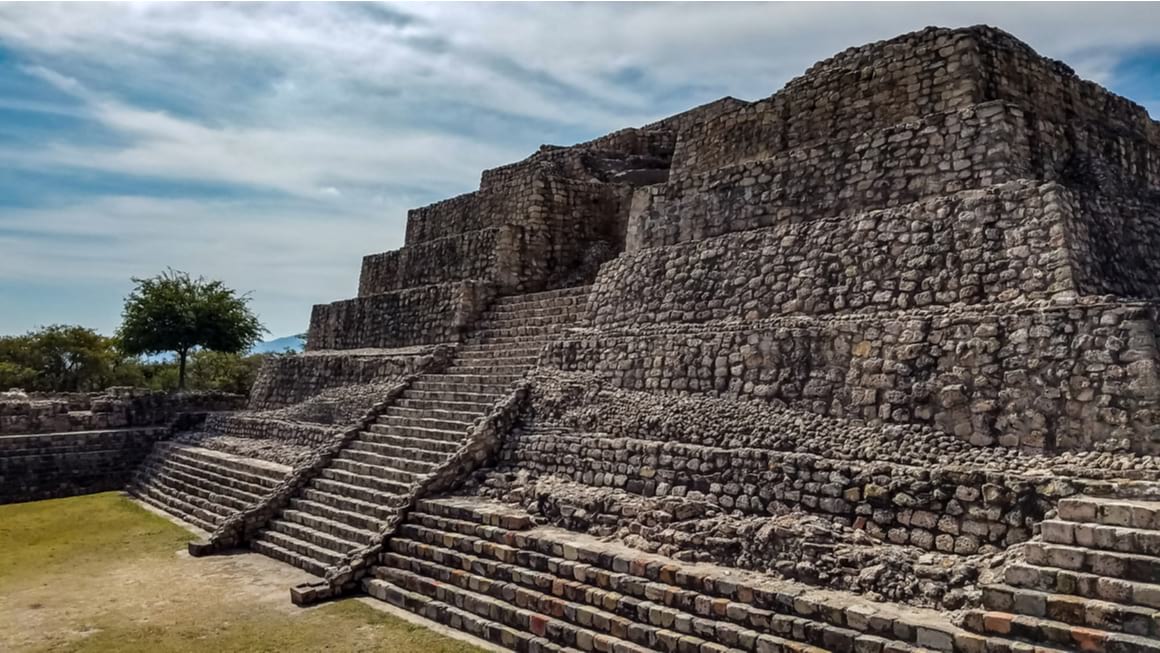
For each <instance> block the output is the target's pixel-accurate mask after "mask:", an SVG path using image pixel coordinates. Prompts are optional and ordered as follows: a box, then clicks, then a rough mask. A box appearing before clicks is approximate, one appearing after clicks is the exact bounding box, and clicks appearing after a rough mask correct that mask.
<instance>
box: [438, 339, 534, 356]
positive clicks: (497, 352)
mask: <svg viewBox="0 0 1160 653" xmlns="http://www.w3.org/2000/svg"><path fill="white" fill-rule="evenodd" d="M542 340H543V342H540V341H536V340H529V341H525V342H520V343H515V344H511V345H472V344H466V345H460V347H459V349H458V350H457V351H456V352H455V355H456V356H457V357H459V358H486V359H493V358H506V357H509V356H517V357H520V358H527V357H529V356H539V355H540V352H541V351H543V349H544V344H545V343H546V342H547V340H548V338H543V339H542Z"/></svg>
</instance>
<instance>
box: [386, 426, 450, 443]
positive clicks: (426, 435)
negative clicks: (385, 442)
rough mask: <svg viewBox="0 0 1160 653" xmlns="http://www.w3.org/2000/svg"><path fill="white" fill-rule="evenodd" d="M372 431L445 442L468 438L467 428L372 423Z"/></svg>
mask: <svg viewBox="0 0 1160 653" xmlns="http://www.w3.org/2000/svg"><path fill="white" fill-rule="evenodd" d="M369 430H370V432H372V433H379V434H382V435H393V436H396V437H405V438H420V439H423V440H442V441H444V442H455V443H459V442H462V441H463V440H465V439H466V438H467V429H426V428H423V427H421V426H388V425H385V424H372V425H371V427H370V429H369Z"/></svg>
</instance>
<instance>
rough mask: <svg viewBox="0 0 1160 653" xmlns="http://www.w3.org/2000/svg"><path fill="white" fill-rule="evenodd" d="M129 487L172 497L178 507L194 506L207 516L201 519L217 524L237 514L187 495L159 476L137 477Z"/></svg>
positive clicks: (217, 504)
mask: <svg viewBox="0 0 1160 653" xmlns="http://www.w3.org/2000/svg"><path fill="white" fill-rule="evenodd" d="M131 487H132V488H133V489H134V490H140V491H146V490H147V491H149V492H150V493H152V494H153V496H155V497H158V498H161V497H172V498H173V499H174V501H175V502H176V503H177V504H178V505H188V506H194V507H196V508H198V509H199V510H202V511H205V512H206V513H207V515H203V518H205V519H207V520H209V521H213V522H214V523H217V522H219V521H221V520H222V519H224V518H225V517H226V516H228V515H232V514H233V513H235V512H237V510H235V509H234V508H232V507H230V506H227V505H225V504H222V503H220V502H217V501H211V500H209V499H206V498H204V497H201V496H197V495H193V494H189V493H188V492H186V491H185V490H184V489H182V488H180V487H178V486H177V485H176V484H172V483H170V482H169V480H168V479H165V478H161V477H160V476H154V477H144V476H141V477H137V478H134V479H133V482H132V483H131Z"/></svg>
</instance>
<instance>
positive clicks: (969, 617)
mask: <svg viewBox="0 0 1160 653" xmlns="http://www.w3.org/2000/svg"><path fill="white" fill-rule="evenodd" d="M964 624H965V625H966V626H967V628H968V629H970V630H972V631H975V632H977V633H982V634H984V635H989V636H995V637H1005V638H1010V639H1017V640H1021V641H1024V642H1029V643H1033V644H1036V645H1055V646H1061V647H1064V648H1065V649H1067V650H1073V651H1084V652H1085V653H1160V640H1158V639H1154V638H1148V637H1139V636H1136V635H1128V634H1125V633H1113V632H1108V631H1106V630H1095V629H1093V628H1085V627H1083V626H1075V625H1072V624H1066V623H1062V622H1059V621H1053V620H1051V619H1041V618H1039V617H1029V616H1026V615H1014V614H1011V613H1009V612H994V611H982V610H971V611H968V612H967V613H966V616H965V618H964ZM988 650H991V649H988Z"/></svg>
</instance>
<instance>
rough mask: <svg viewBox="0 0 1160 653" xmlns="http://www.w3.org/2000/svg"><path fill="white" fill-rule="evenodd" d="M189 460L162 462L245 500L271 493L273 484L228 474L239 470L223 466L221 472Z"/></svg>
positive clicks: (177, 459) (167, 466)
mask: <svg viewBox="0 0 1160 653" xmlns="http://www.w3.org/2000/svg"><path fill="white" fill-rule="evenodd" d="M189 462H190V461H189V460H188V459H179V458H169V459H168V460H166V461H165V462H164V463H162V465H163V466H164V467H165V468H168V469H175V470H178V471H180V472H182V473H183V474H186V475H189V476H192V477H196V478H199V479H203V480H205V481H206V482H209V483H214V484H215V485H216V486H217V487H219V488H221V490H222V491H223V492H229V493H230V494H233V495H234V496H237V498H239V499H243V500H258V499H260V498H261V497H264V496H266V495H267V494H269V493H270V491H271V486H267V485H258V484H255V483H250V482H249V481H247V480H245V479H243V478H240V477H235V476H228V474H231V473H237V472H231V471H230V470H228V469H226V470H222V468H220V467H219V468H218V470H221V472H224V473H219V471H216V470H214V469H213V468H212V467H210V466H208V465H206V464H205V463H197V462H195V463H193V464H192V465H191V464H189Z"/></svg>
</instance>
